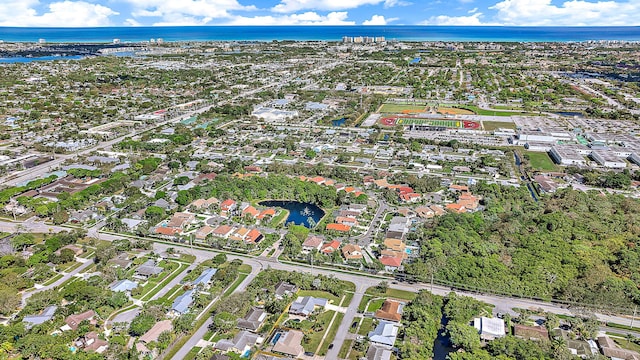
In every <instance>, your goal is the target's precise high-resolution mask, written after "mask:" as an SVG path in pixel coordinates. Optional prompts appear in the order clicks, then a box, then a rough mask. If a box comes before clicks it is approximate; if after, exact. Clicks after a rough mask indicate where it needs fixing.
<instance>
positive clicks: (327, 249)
mask: <svg viewBox="0 0 640 360" xmlns="http://www.w3.org/2000/svg"><path fill="white" fill-rule="evenodd" d="M339 248H340V242H339V241H338V240H331V241H330V242H328V243H326V244H324V245H322V247H321V248H320V252H321V253H323V254H333V253H334V252H335V251H336V250H338V249H339Z"/></svg>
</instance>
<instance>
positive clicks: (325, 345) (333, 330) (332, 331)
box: [318, 313, 344, 356]
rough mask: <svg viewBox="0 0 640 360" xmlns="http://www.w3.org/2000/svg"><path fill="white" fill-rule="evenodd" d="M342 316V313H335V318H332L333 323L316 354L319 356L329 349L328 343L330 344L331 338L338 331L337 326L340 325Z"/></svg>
mask: <svg viewBox="0 0 640 360" xmlns="http://www.w3.org/2000/svg"><path fill="white" fill-rule="evenodd" d="M343 317H344V314H343V313H338V314H337V315H336V318H335V319H334V320H333V325H331V328H330V329H329V331H328V332H327V337H326V338H325V339H324V342H323V343H322V346H321V347H320V351H318V354H319V355H320V356H324V355H326V354H327V351H329V345H331V343H332V342H333V339H334V338H335V337H336V334H337V333H338V328H339V327H340V324H341V323H342V318H343Z"/></svg>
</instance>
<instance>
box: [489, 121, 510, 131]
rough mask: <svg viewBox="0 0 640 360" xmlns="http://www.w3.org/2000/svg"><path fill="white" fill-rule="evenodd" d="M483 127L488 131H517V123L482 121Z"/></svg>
mask: <svg viewBox="0 0 640 360" xmlns="http://www.w3.org/2000/svg"><path fill="white" fill-rule="evenodd" d="M482 126H483V127H484V129H485V130H486V131H493V130H498V129H513V130H515V129H516V124H515V123H513V122H502V121H482Z"/></svg>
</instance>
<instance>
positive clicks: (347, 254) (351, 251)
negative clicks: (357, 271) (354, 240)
mask: <svg viewBox="0 0 640 360" xmlns="http://www.w3.org/2000/svg"><path fill="white" fill-rule="evenodd" d="M342 256H343V257H344V259H345V260H347V261H351V260H361V259H362V257H363V256H362V248H361V247H360V246H359V245H353V244H346V245H345V246H343V247H342Z"/></svg>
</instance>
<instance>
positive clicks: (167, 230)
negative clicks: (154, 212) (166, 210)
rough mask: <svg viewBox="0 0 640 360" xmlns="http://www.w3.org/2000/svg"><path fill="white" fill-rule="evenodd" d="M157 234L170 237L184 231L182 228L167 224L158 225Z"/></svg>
mask: <svg viewBox="0 0 640 360" xmlns="http://www.w3.org/2000/svg"><path fill="white" fill-rule="evenodd" d="M155 233H156V235H160V236H163V237H170V238H173V237H175V236H176V235H178V234H180V233H182V229H180V228H174V227H167V226H158V227H157V228H156V230H155Z"/></svg>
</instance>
